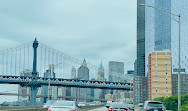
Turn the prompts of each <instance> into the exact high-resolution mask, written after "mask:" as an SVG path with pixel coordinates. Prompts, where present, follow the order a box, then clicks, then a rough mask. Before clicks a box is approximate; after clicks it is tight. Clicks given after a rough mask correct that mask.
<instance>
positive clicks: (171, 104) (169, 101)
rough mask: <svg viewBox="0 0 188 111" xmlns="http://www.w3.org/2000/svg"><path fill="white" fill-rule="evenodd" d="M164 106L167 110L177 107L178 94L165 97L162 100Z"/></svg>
mask: <svg viewBox="0 0 188 111" xmlns="http://www.w3.org/2000/svg"><path fill="white" fill-rule="evenodd" d="M163 104H164V106H165V107H166V109H168V110H174V111H175V110H177V108H178V96H177V95H176V96H170V97H166V98H165V99H164V102H163Z"/></svg>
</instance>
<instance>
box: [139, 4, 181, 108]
mask: <svg viewBox="0 0 188 111" xmlns="http://www.w3.org/2000/svg"><path fill="white" fill-rule="evenodd" d="M139 6H145V7H150V8H153V9H155V10H157V11H159V12H161V13H163V14H164V15H166V16H168V17H170V18H171V19H173V20H174V21H176V22H178V24H179V47H178V111H181V77H180V69H181V66H180V18H181V16H180V14H179V15H177V14H174V13H171V12H168V11H166V10H163V9H160V8H157V7H154V6H151V5H145V4H139ZM170 15H173V16H176V17H178V18H179V19H178V20H177V19H175V18H173V17H171V16H170Z"/></svg>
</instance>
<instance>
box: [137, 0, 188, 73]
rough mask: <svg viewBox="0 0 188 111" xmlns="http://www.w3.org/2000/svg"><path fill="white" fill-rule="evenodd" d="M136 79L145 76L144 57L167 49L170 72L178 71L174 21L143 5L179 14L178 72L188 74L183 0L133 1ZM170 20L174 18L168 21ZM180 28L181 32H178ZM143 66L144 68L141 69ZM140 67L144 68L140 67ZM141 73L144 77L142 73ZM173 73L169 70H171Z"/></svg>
mask: <svg viewBox="0 0 188 111" xmlns="http://www.w3.org/2000/svg"><path fill="white" fill-rule="evenodd" d="M137 3H138V5H137V72H139V73H137V74H136V75H137V76H144V75H145V76H147V74H148V59H147V58H148V55H149V53H150V52H152V51H162V50H164V49H169V50H170V51H171V54H172V69H176V68H178V41H179V38H178V34H179V30H178V28H179V24H178V22H177V21H175V20H174V19H176V20H178V17H176V16H173V15H169V16H168V15H166V14H164V13H161V12H160V11H158V10H156V9H153V8H151V7H148V6H139V4H145V5H150V6H154V7H156V8H160V9H162V10H166V11H169V12H172V13H174V14H177V15H178V14H181V61H180V62H181V68H185V70H186V71H188V65H187V64H188V59H187V57H188V52H187V50H188V44H187V42H186V41H188V37H187V36H188V33H187V30H188V27H187V26H188V22H187V21H188V13H187V11H188V7H187V5H188V1H187V0H181V1H179V0H137ZM170 17H172V18H174V19H171V18H170ZM182 27H183V28H182ZM144 64H145V65H144ZM143 65H144V66H143ZM144 69H145V70H144ZM143 72H144V73H143ZM172 72H173V70H172Z"/></svg>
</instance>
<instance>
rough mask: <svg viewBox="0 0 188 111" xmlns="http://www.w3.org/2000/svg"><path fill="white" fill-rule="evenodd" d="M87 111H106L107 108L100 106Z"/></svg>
mask: <svg viewBox="0 0 188 111" xmlns="http://www.w3.org/2000/svg"><path fill="white" fill-rule="evenodd" d="M89 111H108V109H107V108H106V107H102V108H97V109H92V110H89ZM129 111H131V110H129ZM135 111H139V110H135Z"/></svg>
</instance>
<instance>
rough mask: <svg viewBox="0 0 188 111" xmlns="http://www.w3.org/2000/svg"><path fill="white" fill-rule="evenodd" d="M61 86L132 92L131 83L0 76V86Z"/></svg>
mask: <svg viewBox="0 0 188 111" xmlns="http://www.w3.org/2000/svg"><path fill="white" fill-rule="evenodd" d="M49 82H50V85H51V86H63V87H80V88H98V89H116V90H132V89H133V87H132V86H133V84H132V83H123V82H107V81H87V80H77V79H61V78H50V79H49V78H44V77H36V78H32V77H23V76H5V75H0V84H20V85H21V86H32V85H35V86H39V87H40V86H43V85H46V86H47V85H48V84H49Z"/></svg>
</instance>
